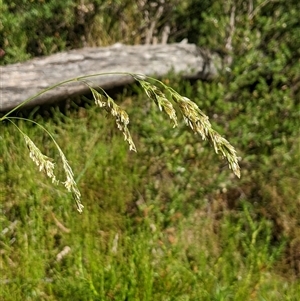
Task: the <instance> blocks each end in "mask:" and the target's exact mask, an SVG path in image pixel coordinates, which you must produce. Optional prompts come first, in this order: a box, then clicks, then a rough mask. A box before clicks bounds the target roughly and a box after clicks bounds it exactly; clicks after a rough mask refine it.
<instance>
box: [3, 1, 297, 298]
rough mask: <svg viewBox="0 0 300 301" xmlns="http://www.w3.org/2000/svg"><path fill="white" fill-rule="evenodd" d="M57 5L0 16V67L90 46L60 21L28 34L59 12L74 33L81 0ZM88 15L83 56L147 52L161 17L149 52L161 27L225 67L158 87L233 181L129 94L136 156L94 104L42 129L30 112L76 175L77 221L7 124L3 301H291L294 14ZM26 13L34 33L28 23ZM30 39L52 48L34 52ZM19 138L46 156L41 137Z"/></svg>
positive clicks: (255, 8)
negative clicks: (218, 154) (187, 102)
mask: <svg viewBox="0 0 300 301" xmlns="http://www.w3.org/2000/svg"><path fill="white" fill-rule="evenodd" d="M58 2H59V1H54V0H53V1H49V2H47V3H44V4H41V3H43V2H39V3H38V1H33V2H31V4H30V5H29V2H28V1H25V2H24V3H23V1H20V3H17V2H16V1H14V3H17V5H16V6H14V7H12V6H13V4H12V3H11V2H9V3H8V1H7V2H5V3H4V5H3V6H2V9H3V12H4V14H2V15H3V16H4V18H3V19H2V20H1V23H2V26H3V27H2V33H1V36H0V38H1V41H0V42H1V43H2V48H4V50H5V51H6V55H5V57H4V58H3V60H2V63H10V62H15V61H20V60H24V59H27V58H29V57H32V56H34V55H36V54H48V53H52V52H53V51H57V50H63V49H66V48H72V47H74V48H76V47H79V46H81V45H82V44H84V43H82V42H78V40H77V42H76V39H72V38H66V36H64V34H63V33H67V32H68V33H70V35H71V33H72V30H71V28H72V27H71V26H70V27H68V28H67V29H66V27H64V26H60V27H59V26H57V27H56V25H57V24H59V22H53V24H52V25H53V26H49V29H50V31H49V32H47V31H46V30H44V29H43V30H41V31H40V32H39V31H38V34H37V35H36V36H35V37H33V36H32V33H35V32H36V31H33V30H32V28H34V27H36V24H43V22H42V21H43V20H48V19H47V18H48V16H49V18H51V14H53V13H54V12H55V13H56V14H57V19H56V20H58V21H60V20H65V24H67V25H68V24H73V25H72V26H74V22H78V18H75V17H74V11H75V12H76V11H78V7H79V4H81V3H82V1H78V3H77V2H76V1H64V7H63V8H61V7H60V8H59V4H58ZM71 2H72V3H71ZM35 3H36V4H37V3H38V4H39V5H34V4H35ZM84 3H85V4H84V5H85V6H86V7H89V6H88V5H89V4H93V5H94V7H95V9H94V10H93V15H94V17H93V18H92V17H91V16H90V15H88V13H87V14H86V15H85V16H86V20H89V21H88V22H85V23H84V26H86V27H85V30H84V33H83V34H82V35H77V38H78V37H79V36H80V39H81V37H85V38H84V39H85V42H86V43H87V44H89V43H90V44H93V41H94V45H106V44H109V43H114V42H118V41H123V42H124V41H126V42H129V43H135V42H143V41H145V40H146V37H147V34H148V36H149V31H147V28H149V26H148V25H149V24H150V23H149V22H148V21H149V20H150V21H151V20H153V19H155V18H154V17H155V16H156V17H157V20H156V23H155V28H154V31H153V34H152V36H151V37H152V40H153V37H158V39H160V36H161V34H162V32H163V29H164V28H165V26H166V24H168V25H169V26H170V36H169V40H170V41H180V40H182V39H183V38H184V37H188V38H189V41H190V42H195V43H198V44H199V45H201V46H205V47H207V48H209V49H214V50H216V51H217V52H218V53H219V54H220V55H221V56H222V57H223V61H224V69H223V70H221V71H220V77H219V78H218V80H216V81H210V82H196V83H188V82H182V81H178V79H176V78H172V77H170V78H166V79H164V82H165V83H167V84H168V85H169V86H171V87H173V88H174V89H175V90H176V91H178V92H179V93H180V94H181V95H185V96H186V97H188V98H190V99H191V100H193V101H195V102H196V103H197V104H198V105H199V107H200V108H201V109H202V110H203V111H204V112H205V113H206V114H207V115H208V116H211V120H210V121H211V123H212V125H213V127H214V128H216V129H217V130H218V132H220V133H221V134H223V135H225V136H226V137H228V139H229V140H230V142H231V143H232V144H233V145H234V146H235V147H237V151H238V155H239V156H240V157H241V160H240V165H241V170H242V173H241V179H240V180H238V179H237V178H235V177H234V176H233V175H231V174H230V173H229V172H228V169H227V167H226V168H225V162H224V164H222V163H221V164H220V162H219V161H217V160H216V158H215V155H214V154H213V152H212V151H211V149H210V145H209V144H208V143H206V142H203V141H200V140H199V139H198V138H197V137H196V136H193V135H192V134H191V133H190V132H188V131H186V127H185V125H184V123H182V122H180V120H179V127H178V128H175V129H172V130H171V129H170V121H169V120H168V118H166V117H165V116H163V115H162V114H158V112H157V108H156V107H155V105H154V104H151V103H150V102H149V101H148V100H147V99H146V96H145V95H144V93H141V89H140V88H138V87H130V88H129V87H128V88H126V90H124V93H123V95H119V98H118V99H117V100H116V102H117V103H118V104H120V107H122V108H124V109H126V111H127V112H128V113H129V115H130V116H131V120H132V124H130V131H131V134H132V139H133V141H134V142H135V144H136V146H137V149H138V152H137V153H136V154H135V153H129V152H128V151H127V146H126V144H125V143H124V141H123V137H120V134H119V133H118V130H117V129H116V128H115V125H114V123H113V121H111V120H110V119H107V118H105V115H104V114H103V113H102V111H101V110H100V108H95V107H94V106H91V104H92V102H89V101H85V106H82V105H81V106H78V105H77V104H76V102H74V103H73V108H72V109H71V110H69V111H68V112H66V113H65V114H62V113H61V111H60V110H59V109H54V108H52V109H50V110H51V112H48V116H49V114H50V118H49V117H48V118H47V117H45V114H42V115H40V113H38V114H37V113H32V116H31V117H32V118H34V120H35V121H37V122H39V123H41V124H43V125H44V126H45V127H46V128H47V129H48V130H49V131H50V132H51V133H53V135H54V136H55V139H56V140H57V141H58V143H60V142H62V143H60V144H61V145H62V146H63V151H64V152H65V154H66V157H67V158H68V160H69V162H70V164H71V165H72V167H73V169H74V172H75V174H76V175H78V176H77V178H76V180H77V181H78V185H79V187H80V190H81V193H82V196H83V202H84V204H85V211H84V213H83V214H82V215H79V214H76V210H73V207H72V206H73V203H72V200H71V199H70V197H69V195H68V194H66V193H65V192H64V191H63V190H60V189H59V188H57V187H56V186H53V185H52V183H51V181H50V180H48V179H47V178H46V177H42V176H39V175H38V174H37V170H36V166H34V164H32V162H31V160H30V158H29V157H28V149H27V148H26V146H25V143H24V142H23V141H22V139H20V135H19V134H18V133H17V132H16V131H15V129H14V128H13V126H12V125H10V124H8V123H2V124H1V135H0V138H1V144H0V154H1V155H0V160H1V165H0V170H1V172H0V183H1V186H0V187H1V193H0V197H1V209H0V210H1V216H0V225H1V228H0V239H1V242H0V243H1V245H0V253H1V258H0V275H1V279H0V281H1V290H0V296H1V299H3V300H8V301H9V300H21V299H25V300H61V299H63V300H67V299H72V300H243V301H244V300H299V298H300V295H299V286H300V282H299V273H300V265H299V262H300V258H299V254H300V249H299V248H300V241H299V237H300V227H299V220H300V215H299V205H300V195H299V188H298V186H299V173H300V166H299V162H300V149H299V147H300V138H299V128H300V116H299V112H300V107H299V106H300V102H299V99H300V95H299V90H300V89H299V87H300V85H299V82H300V75H299V70H300V66H299V57H300V56H299V49H300V45H299V43H300V30H299V25H298V11H299V3H298V1H293V0H291V1H288V2H286V1H281V0H278V1H263V0H257V1H251V0H249V1H225V0H215V1H197V0H190V1H180V3H179V1H178V2H177V1H164V2H160V1H144V2H143V3H145V5H144V6H143V9H139V11H138V12H137V11H136V9H137V7H138V4H136V5H133V4H130V3H132V1H115V2H114V5H110V4H111V3H110V2H109V1H85V2H84ZM138 3H142V1H141V2H138ZM151 3H157V5H156V6H155V5H153V4H151ZM164 3H165V4H164ZM75 4H76V5H75ZM96 4H97V5H98V6H97V5H96ZM172 4H173V5H172ZM160 6H164V12H165V15H164V14H162V15H161V16H160V17H159V16H158V15H157V14H156V12H157V11H158V8H159V7H160ZM54 7H58V8H57V10H54ZM70 7H72V9H70ZM96 7H98V9H100V8H102V9H103V8H106V9H107V12H108V11H110V12H119V14H113V13H110V14H107V13H106V14H103V13H102V12H103V10H102V11H101V9H100V10H96ZM31 8H35V11H34V9H31ZM139 8H141V7H139ZM45 11H47V12H48V15H47V14H46V12H45ZM24 12H27V13H24ZM125 12H126V18H127V19H125V20H126V22H125V23H126V26H125V25H124V23H123V27H122V26H121V25H120V24H121V23H120V19H121V17H120V16H121V15H122V13H125ZM147 12H148V16H149V20H148V19H147V18H146V16H147ZM60 13H61V14H62V15H65V17H64V18H63V17H61V16H60ZM18 14H19V15H18ZM34 14H36V16H39V19H38V18H37V19H36V20H39V21H38V22H37V23H35V22H36V20H34V21H30V20H33V19H34V17H33V16H34ZM12 16H14V17H12ZM17 16H19V18H18V17H17ZM28 16H31V18H32V19H28V20H29V21H28V22H27V26H32V27H30V28H29V29H28V31H26V30H25V29H26V28H28V27H24V26H23V25H24V23H22V22H24V19H25V17H27V18H28ZM164 16H168V18H164ZM68 20H73V21H72V22H73V23H72V22H71V21H68ZM95 20H97V22H99V23H97V22H96V21H95ZM108 20H110V22H108ZM143 20H144V22H145V23H144V24H147V26H148V27H147V26H145V27H143V26H142V21H143ZM67 21H68V22H67ZM5 22H6V23H5ZM101 22H102V23H101ZM139 22H140V23H139ZM147 22H148V23H147ZM46 23H47V22H45V24H44V25H43V26H47V25H46ZM20 24H21V25H22V26H20ZM96 24H97V25H99V24H101V25H102V26H96ZM67 25H66V26H67ZM119 25H120V26H119ZM43 26H41V27H40V28H43ZM73 28H75V27H73ZM99 28H101V32H100V29H99ZM116 28H118V30H119V28H122V29H123V30H124V31H123V34H122V37H124V39H125V40H122V39H120V35H119V31H118V30H116ZM133 28H135V33H138V34H137V36H135V35H134V31H133ZM52 29H53V31H52ZM96 29H97V30H98V31H97V30H96ZM36 30H37V29H36ZM55 32H57V33H59V37H62V38H61V39H62V40H61V42H58V41H59V39H58V40H55V39H54V37H55ZM74 32H76V31H74ZM74 32H73V33H74ZM10 33H11V34H10ZM43 33H45V35H44V36H43ZM46 33H47V34H46ZM73 37H74V36H73ZM88 37H89V38H90V39H88ZM107 37H110V39H108V38H107ZM105 38H107V39H106V41H104V40H103V39H105ZM30 39H33V40H35V41H38V43H39V45H48V46H47V47H44V46H43V47H40V48H39V47H33V48H32V49H34V50H29V48H28V46H27V45H28V44H27V41H29V40H30ZM82 40H83V39H81V40H80V41H82ZM100 40H101V41H102V42H99V41H100ZM47 41H49V44H47ZM97 41H98V42H97ZM72 43H73V44H72ZM80 43H82V44H80ZM22 45H23V46H22ZM21 46H22V47H21ZM38 49H44V50H43V51H42V52H41V51H40V50H38ZM39 51H40V52H39ZM90 99H92V95H91V96H90ZM17 124H18V126H20V128H21V129H22V131H24V133H26V134H27V135H28V136H29V137H34V141H35V143H36V145H37V146H39V147H41V148H42V149H43V150H44V151H45V153H46V154H47V155H48V156H49V157H53V158H56V157H55V156H56V153H55V151H54V148H53V146H52V144H51V141H50V140H49V138H48V136H47V135H45V133H44V132H42V131H41V130H40V129H39V128H38V127H36V126H34V125H33V124H27V123H24V122H23V121H19V122H18V123H17ZM57 168H58V169H59V168H61V167H59V166H57ZM74 208H75V207H74Z"/></svg>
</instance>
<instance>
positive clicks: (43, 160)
mask: <svg viewBox="0 0 300 301" xmlns="http://www.w3.org/2000/svg"><path fill="white" fill-rule="evenodd" d="M22 134H23V137H24V139H25V143H26V145H27V147H28V149H29V157H30V158H31V160H32V161H33V162H34V163H35V164H36V165H37V166H38V168H39V170H40V171H41V172H44V173H45V174H46V175H47V176H48V177H49V178H50V179H51V180H52V183H54V184H58V183H59V181H58V180H56V177H55V175H54V163H53V162H52V161H51V159H50V158H49V157H47V156H45V155H44V154H42V152H41V151H40V149H39V148H38V147H37V146H36V145H35V144H34V143H33V141H32V140H31V139H30V138H29V137H28V136H27V135H26V134H24V133H22Z"/></svg>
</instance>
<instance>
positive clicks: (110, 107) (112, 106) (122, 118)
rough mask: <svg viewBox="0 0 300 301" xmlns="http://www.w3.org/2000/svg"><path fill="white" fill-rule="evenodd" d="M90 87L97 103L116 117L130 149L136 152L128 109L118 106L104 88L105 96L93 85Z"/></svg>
mask: <svg viewBox="0 0 300 301" xmlns="http://www.w3.org/2000/svg"><path fill="white" fill-rule="evenodd" d="M90 89H91V92H92V94H93V97H94V100H95V104H96V105H97V106H98V107H100V108H104V109H105V110H106V111H107V112H108V113H110V114H111V115H112V116H113V117H115V120H116V124H117V127H118V129H119V130H120V131H121V132H122V133H123V135H124V140H125V141H126V142H127V143H128V144H129V149H130V150H131V151H134V152H136V147H135V144H134V142H133V140H132V137H131V134H130V132H129V129H128V127H127V125H128V124H129V117H128V114H127V113H126V111H124V110H123V109H122V108H121V107H120V106H118V105H117V104H116V103H115V102H114V100H113V99H112V98H111V97H110V96H109V95H107V94H106V92H105V91H103V90H102V91H103V92H104V93H105V96H104V95H102V94H101V93H99V92H98V91H97V90H95V89H93V88H91V87H90Z"/></svg>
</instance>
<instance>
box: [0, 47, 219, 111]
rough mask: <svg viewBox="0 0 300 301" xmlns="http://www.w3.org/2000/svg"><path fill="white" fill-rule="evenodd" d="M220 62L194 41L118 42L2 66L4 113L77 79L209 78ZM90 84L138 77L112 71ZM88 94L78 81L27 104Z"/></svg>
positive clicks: (0, 105) (123, 80) (1, 106)
mask: <svg viewBox="0 0 300 301" xmlns="http://www.w3.org/2000/svg"><path fill="white" fill-rule="evenodd" d="M216 61H218V57H217V56H216V55H212V54H210V53H209V52H208V51H203V50H202V49H200V48H198V47H197V46H196V45H193V44H168V45H137V46H126V45H121V44H116V45H113V46H110V47H103V48H83V49H78V50H72V51H68V52H62V53H57V54H54V55H51V56H48V57H42V58H35V59H32V60H30V61H27V62H24V63H18V64H13V65H8V66H2V67H1V68H0V76H1V79H0V87H1V91H0V111H2V112H5V111H8V110H10V109H12V108H14V107H16V106H17V105H18V104H20V103H21V102H22V101H24V100H25V99H27V98H28V97H31V96H33V95H35V94H37V93H39V92H40V91H42V90H43V89H45V88H48V87H50V86H52V85H54V84H56V83H59V82H61V81H64V80H67V79H70V78H74V77H80V76H83V75H88V74H95V73H104V72H131V73H138V74H145V75H148V76H155V77H162V76H164V75H167V74H168V73H169V72H174V73H176V74H180V75H181V76H183V77H185V78H195V79H208V78H212V77H214V76H216V74H217V68H216ZM89 82H93V83H94V86H101V87H102V88H104V89H107V88H113V87H117V86H122V85H125V84H128V83H132V82H133V79H132V77H130V76H128V75H122V76H120V75H112V74H111V75H103V76H97V77H93V78H90V79H89ZM87 92H88V88H87V86H86V85H84V84H82V83H79V82H75V83H71V84H67V85H64V86H61V87H58V88H55V89H53V90H51V91H48V92H46V93H45V94H42V95H40V96H39V97H37V98H36V99H34V100H32V101H31V102H30V103H28V104H27V105H26V106H27V107H28V106H34V105H42V104H51V103H54V102H57V101H60V100H63V99H66V98H68V97H70V96H75V95H79V94H84V93H87Z"/></svg>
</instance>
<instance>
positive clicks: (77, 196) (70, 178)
mask: <svg viewBox="0 0 300 301" xmlns="http://www.w3.org/2000/svg"><path fill="white" fill-rule="evenodd" d="M57 146H58V145H57ZM58 151H59V155H60V157H61V160H62V163H63V168H64V171H65V174H66V176H67V179H66V181H64V182H62V183H63V184H64V186H65V187H66V189H67V190H68V191H69V192H71V193H72V195H73V198H74V200H75V202H76V206H77V210H78V212H80V213H81V212H82V209H83V208H84V206H83V205H82V203H81V193H80V191H79V189H78V187H77V184H76V182H75V180H74V174H73V171H72V168H71V166H70V165H69V162H68V160H67V158H66V156H65V154H64V153H63V152H62V150H61V148H60V147H59V146H58Z"/></svg>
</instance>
